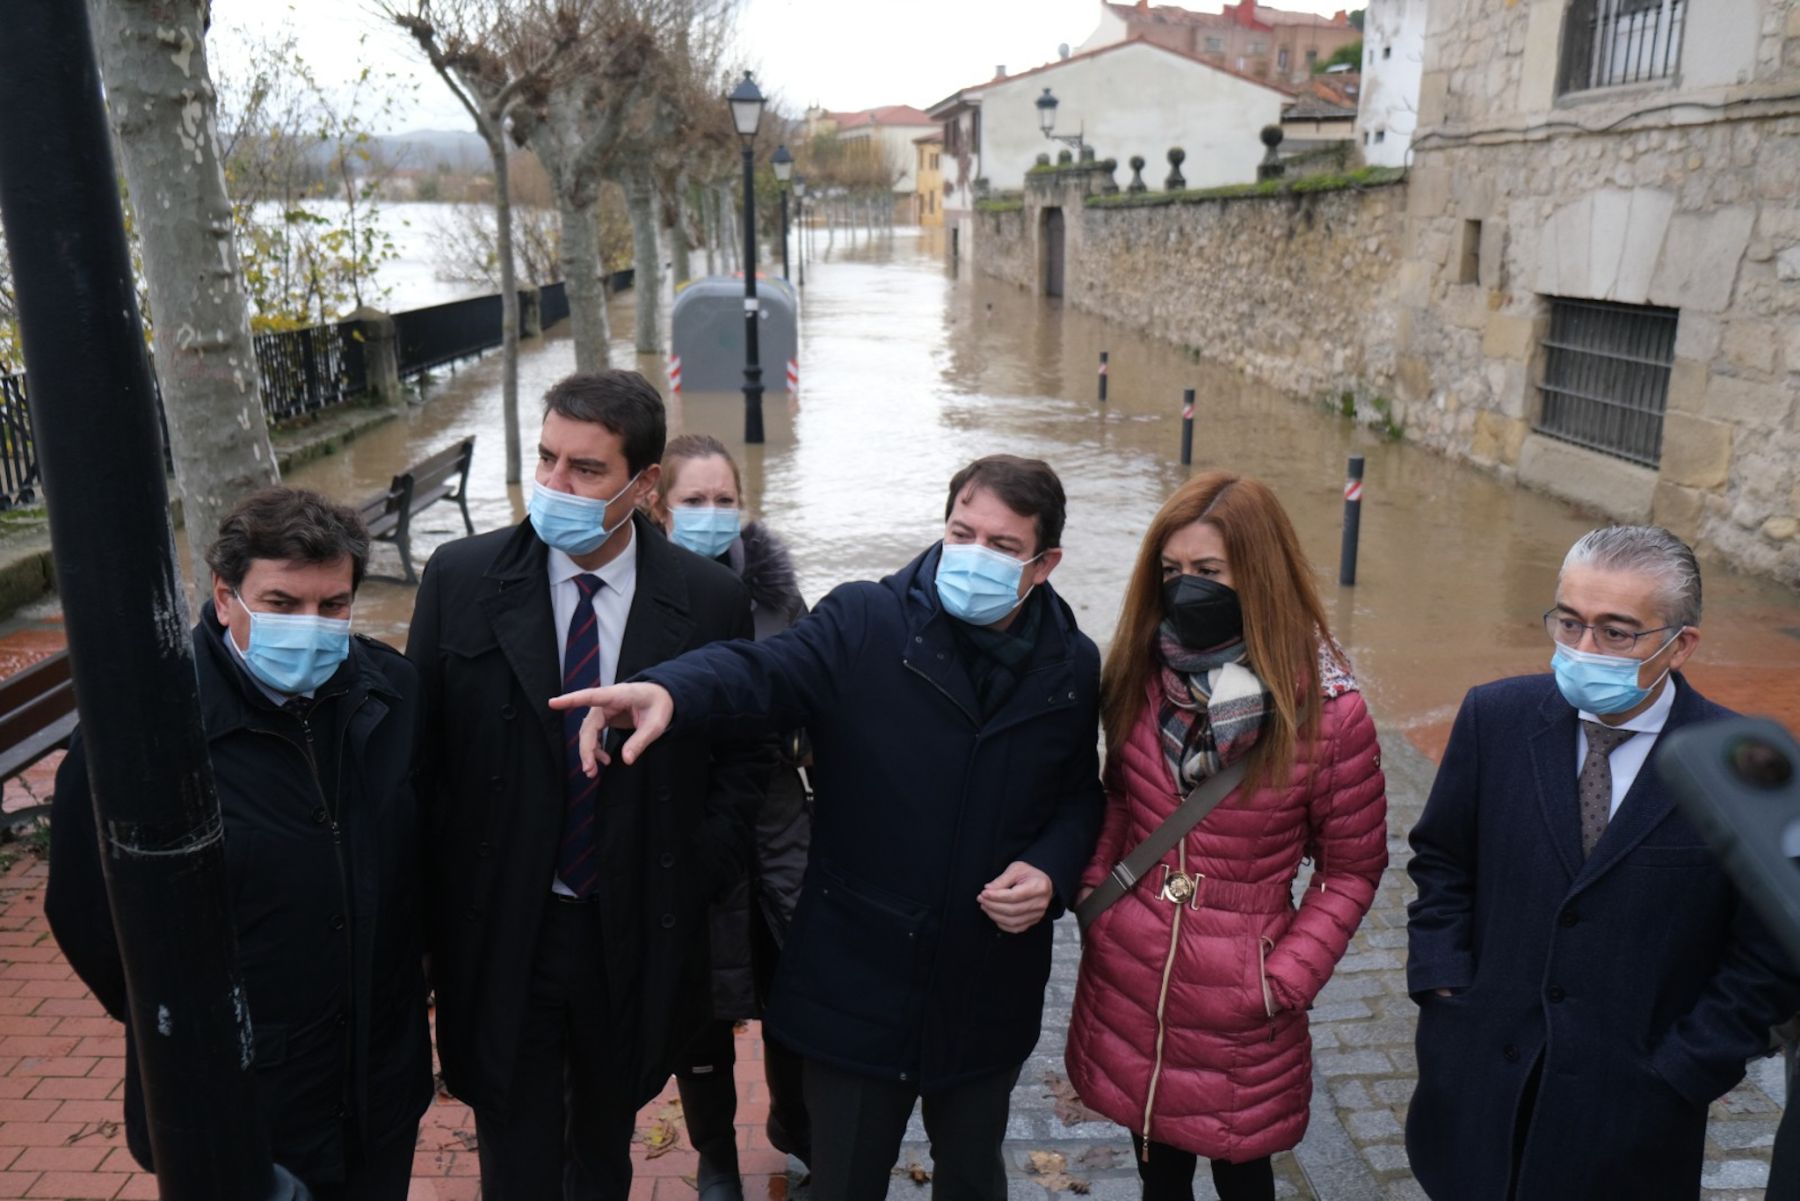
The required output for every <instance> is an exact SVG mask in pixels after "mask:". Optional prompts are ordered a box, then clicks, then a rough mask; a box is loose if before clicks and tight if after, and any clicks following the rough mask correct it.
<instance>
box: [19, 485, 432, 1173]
mask: <svg viewBox="0 0 1800 1201" xmlns="http://www.w3.org/2000/svg"><path fill="white" fill-rule="evenodd" d="M368 553H369V540H368V535H367V534H366V533H365V532H364V530H363V526H362V522H361V521H360V520H359V519H358V518H357V516H356V514H355V512H354V511H352V510H350V509H346V508H343V507H341V506H338V505H335V504H332V503H331V502H330V501H328V500H326V499H325V498H324V497H322V496H318V495H316V494H314V493H310V492H300V491H295V490H292V489H288V488H270V489H265V490H264V491H261V492H257V493H254V494H253V495H251V496H249V497H248V498H246V499H245V500H244V501H242V502H241V503H240V504H238V505H237V507H236V508H234V509H233V510H232V511H231V512H230V513H229V514H227V515H226V517H225V520H224V521H223V523H221V525H220V527H219V538H218V541H216V542H215V543H214V544H213V546H212V548H211V550H210V551H209V552H208V555H207V562H208V563H209V564H210V565H211V567H212V571H213V594H212V599H211V600H209V601H208V602H207V603H206V605H205V606H204V607H203V608H202V609H201V614H200V621H199V624H198V625H196V626H195V627H194V634H193V637H194V665H195V670H196V672H197V674H198V677H199V684H200V704H201V720H202V722H203V723H204V726H205V731H206V739H207V750H208V754H209V755H210V757H211V759H212V765H213V777H214V779H215V781H216V783H217V786H218V792H219V808H220V811H221V813H222V815H223V817H224V822H225V861H226V870H227V872H228V874H229V877H230V887H231V913H232V918H233V920H234V924H235V925H236V928H237V941H238V962H239V966H240V967H241V968H242V970H243V976H244V991H245V996H246V998H247V1001H248V1005H249V1010H250V1024H251V1028H252V1030H253V1032H254V1034H255V1039H256V1043H255V1049H256V1099H257V1104H258V1105H259V1107H260V1108H261V1110H262V1113H263V1117H264V1119H265V1121H266V1123H267V1125H268V1129H269V1134H270V1143H271V1150H272V1152H273V1155H274V1158H275V1161H276V1162H277V1163H280V1164H282V1165H283V1166H284V1167H286V1168H288V1169H289V1170H290V1171H292V1172H293V1173H294V1174H295V1175H297V1176H298V1177H300V1178H301V1179H302V1180H303V1181H305V1182H306V1184H307V1185H309V1186H310V1188H311V1190H312V1195H313V1197H314V1198H315V1199H316V1201H403V1199H404V1198H405V1196H406V1193H407V1187H408V1180H409V1178H410V1177H411V1175H412V1160H413V1145H414V1143H415V1142H416V1140H417V1134H418V1127H419V1115H420V1114H422V1113H423V1112H424V1110H425V1107H426V1106H427V1105H428V1104H429V1103H430V1101H431V1047H430V1042H429V1035H428V1033H427V1026H426V1013H425V979H424V972H423V970H422V966H421V957H422V955H423V938H422V935H423V929H422V925H421V914H420V909H419V901H420V879H419V855H420V850H421V842H420V831H419V824H418V812H417V807H416V804H415V801H414V796H413V767H414V751H415V747H416V741H417V737H418V721H419V712H420V710H419V681H418V673H417V672H415V671H414V670H413V667H412V664H410V663H408V662H407V661H406V659H405V658H403V657H402V656H401V655H400V654H399V652H397V651H395V650H392V649H391V648H389V647H387V646H386V645H384V644H382V643H380V642H376V641H374V640H373V639H368V638H363V637H361V636H356V637H352V636H351V635H350V632H349V617H350V608H351V600H352V597H353V596H354V594H355V592H356V588H357V585H358V584H360V583H361V581H362V576H363V568H364V565H365V563H366V562H367V559H368ZM52 822H53V825H54V827H55V829H56V837H55V838H54V839H53V840H52V841H51V844H50V886H49V891H48V894H47V896H46V898H45V905H44V907H45V911H46V913H47V914H48V916H49V919H50V928H51V930H52V931H54V933H55V934H56V939H57V942H58V943H60V944H61V945H62V948H63V952H64V954H66V955H67V956H68V958H69V963H70V965H71V966H73V967H74V969H75V971H76V973H77V974H78V975H79V976H80V977H81V979H82V980H83V982H85V983H86V984H87V986H88V987H89V988H91V989H92V990H93V991H94V995H95V996H96V997H97V998H98V999H99V1001H100V1003H101V1004H102V1005H104V1006H105V1007H106V1010H107V1012H108V1013H110V1014H112V1015H113V1016H114V1017H116V1018H119V1019H120V1020H124V1017H123V1015H124V1014H125V1012H126V998H125V980H124V974H123V968H122V965H121V962H120V957H119V950H118V945H117V942H116V941H115V938H114V933H113V925H112V917H111V913H110V911H109V910H108V908H107V901H106V889H105V886H104V883H103V881H102V879H101V874H100V853H101V847H100V845H99V840H98V838H97V837H96V833H95V828H94V809H93V801H92V798H91V796H90V795H89V792H88V773H87V764H86V762H85V760H84V758H83V754H82V746H81V736H80V733H79V732H77V734H76V736H75V739H74V741H73V743H72V744H71V746H70V748H69V754H68V757H67V758H65V759H64V760H63V763H62V767H61V768H60V769H59V770H58V772H57V776H56V799H55V804H54V812H53V817H52ZM132 1038H133V1032H132V1031H131V1030H130V1029H129V1028H128V1029H127V1030H126V1040H127V1043H128V1044H129V1043H130V1042H131V1040H132ZM125 1073H126V1075H125V1131H126V1139H127V1142H128V1143H129V1145H130V1147H131V1152H132V1154H133V1155H134V1156H136V1158H137V1160H138V1162H139V1163H141V1164H143V1165H144V1166H145V1167H146V1168H148V1167H150V1166H151V1165H150V1142H149V1133H148V1130H147V1128H146V1126H145V1118H144V1103H143V1092H142V1089H141V1086H140V1083H139V1080H138V1071H137V1057H136V1055H135V1054H134V1053H133V1052H132V1050H131V1049H130V1047H129V1046H128V1048H127V1051H126V1055H125Z"/></svg>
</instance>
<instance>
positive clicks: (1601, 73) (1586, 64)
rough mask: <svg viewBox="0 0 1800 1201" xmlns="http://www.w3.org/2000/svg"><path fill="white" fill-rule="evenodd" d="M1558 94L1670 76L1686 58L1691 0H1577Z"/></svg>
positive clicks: (1567, 31)
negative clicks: (1684, 46) (1683, 37)
mask: <svg viewBox="0 0 1800 1201" xmlns="http://www.w3.org/2000/svg"><path fill="white" fill-rule="evenodd" d="M1565 20H1566V21H1567V24H1566V25H1565V26H1564V30H1563V58H1562V68H1561V78H1560V80H1559V85H1560V86H1559V87H1558V88H1557V92H1558V94H1567V93H1570V92H1586V91H1591V90H1593V89H1595V88H1611V87H1618V86H1620V85H1622V84H1628V83H1644V82H1647V81H1649V80H1653V79H1665V78H1667V77H1668V76H1670V75H1673V74H1674V73H1675V68H1676V66H1677V65H1678V64H1679V63H1680V61H1681V34H1682V30H1683V27H1684V26H1685V25H1686V23H1687V2H1686V0H1574V3H1573V4H1571V5H1570V7H1569V13H1568V16H1567V17H1566V18H1565Z"/></svg>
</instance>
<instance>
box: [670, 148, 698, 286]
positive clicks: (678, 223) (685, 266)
mask: <svg viewBox="0 0 1800 1201" xmlns="http://www.w3.org/2000/svg"><path fill="white" fill-rule="evenodd" d="M687 194H688V185H687V176H685V175H677V176H676V177H675V196H674V199H673V200H672V201H671V202H670V204H669V209H670V216H671V217H673V218H674V233H673V235H672V237H673V239H674V251H675V282H676V283H678V284H685V283H686V282H687V281H688V280H690V279H692V278H693V277H694V259H693V247H692V246H691V245H690V244H689V242H688V208H687Z"/></svg>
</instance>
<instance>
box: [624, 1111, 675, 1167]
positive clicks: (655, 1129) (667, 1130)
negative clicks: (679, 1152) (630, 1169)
mask: <svg viewBox="0 0 1800 1201" xmlns="http://www.w3.org/2000/svg"><path fill="white" fill-rule="evenodd" d="M633 1137H635V1138H636V1140H637V1141H638V1142H640V1143H642V1144H644V1158H645V1159H658V1158H661V1157H662V1156H664V1155H667V1154H668V1153H669V1152H671V1151H673V1150H674V1149H675V1148H676V1147H677V1146H678V1145H680V1143H681V1131H680V1130H679V1129H677V1128H676V1126H675V1123H673V1122H671V1121H669V1120H668V1119H667V1118H662V1117H658V1118H653V1119H651V1122H650V1124H649V1125H648V1126H646V1127H644V1128H643V1129H641V1130H639V1131H638V1132H637V1134H636V1135H634V1136H633Z"/></svg>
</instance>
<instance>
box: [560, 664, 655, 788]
mask: <svg viewBox="0 0 1800 1201" xmlns="http://www.w3.org/2000/svg"><path fill="white" fill-rule="evenodd" d="M550 707H551V708H552V709H586V710H588V715H587V719H586V720H585V721H583V722H582V723H581V770H582V771H584V772H586V773H587V775H588V778H589V779H592V778H593V777H594V776H596V775H599V774H600V765H601V764H603V763H604V764H610V763H611V762H612V756H611V755H609V754H607V753H606V747H605V746H604V745H603V743H604V740H605V737H606V728H607V727H608V726H613V727H615V728H617V729H620V730H631V731H633V733H632V735H631V737H630V738H627V739H626V740H625V745H624V747H623V748H621V749H620V751H619V758H621V759H623V760H624V761H625V762H626V763H628V764H630V763H636V762H637V761H638V757H639V756H640V755H642V754H643V753H644V752H645V751H647V750H649V749H650V744H651V743H653V742H655V741H656V740H657V739H658V738H661V737H662V735H663V731H665V730H667V729H668V728H669V723H670V722H671V721H673V720H674V719H675V698H674V697H672V696H670V695H669V690H668V689H667V688H664V687H663V686H662V685H660V684H613V685H610V686H608V687H606V688H584V689H582V690H581V691H579V692H565V693H563V694H562V695H561V696H553V697H551V698H550Z"/></svg>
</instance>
